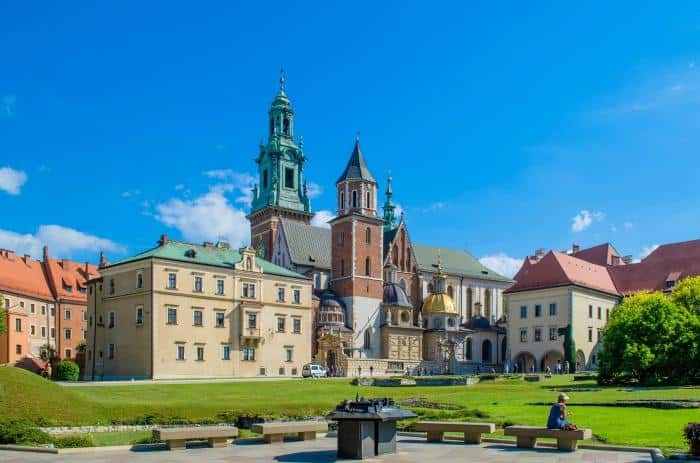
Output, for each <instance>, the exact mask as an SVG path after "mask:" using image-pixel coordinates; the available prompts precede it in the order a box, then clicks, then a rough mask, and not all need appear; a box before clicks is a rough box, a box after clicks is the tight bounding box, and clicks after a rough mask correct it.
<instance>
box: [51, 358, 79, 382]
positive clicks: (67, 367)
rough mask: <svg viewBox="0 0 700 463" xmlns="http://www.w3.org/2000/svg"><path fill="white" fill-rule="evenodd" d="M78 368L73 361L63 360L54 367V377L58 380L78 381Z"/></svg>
mask: <svg viewBox="0 0 700 463" xmlns="http://www.w3.org/2000/svg"><path fill="white" fill-rule="evenodd" d="M78 378H80V368H79V367H78V365H77V364H76V363H75V362H71V361H70V360H64V361H62V362H59V364H58V366H57V367H56V379H57V380H59V381H78Z"/></svg>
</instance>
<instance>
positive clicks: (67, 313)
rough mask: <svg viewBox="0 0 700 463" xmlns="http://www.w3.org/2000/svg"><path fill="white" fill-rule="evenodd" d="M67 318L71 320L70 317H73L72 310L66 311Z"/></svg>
mask: <svg viewBox="0 0 700 463" xmlns="http://www.w3.org/2000/svg"><path fill="white" fill-rule="evenodd" d="M65 316H66V320H70V316H71V313H70V310H66V312H65Z"/></svg>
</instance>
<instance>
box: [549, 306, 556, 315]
mask: <svg viewBox="0 0 700 463" xmlns="http://www.w3.org/2000/svg"><path fill="white" fill-rule="evenodd" d="M549 315H550V316H551V317H555V316H556V315H557V305H556V304H549Z"/></svg>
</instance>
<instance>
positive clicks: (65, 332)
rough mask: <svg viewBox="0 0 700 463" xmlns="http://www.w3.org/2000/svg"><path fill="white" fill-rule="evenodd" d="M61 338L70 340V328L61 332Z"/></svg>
mask: <svg viewBox="0 0 700 463" xmlns="http://www.w3.org/2000/svg"><path fill="white" fill-rule="evenodd" d="M63 337H64V338H65V339H71V338H72V337H73V331H72V330H71V329H70V328H66V329H65V330H63Z"/></svg>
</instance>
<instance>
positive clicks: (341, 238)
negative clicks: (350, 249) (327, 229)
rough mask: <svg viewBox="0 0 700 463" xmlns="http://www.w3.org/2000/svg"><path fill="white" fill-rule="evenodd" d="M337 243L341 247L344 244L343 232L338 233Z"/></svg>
mask: <svg viewBox="0 0 700 463" xmlns="http://www.w3.org/2000/svg"><path fill="white" fill-rule="evenodd" d="M338 241H340V245H341V246H342V245H344V244H345V232H344V231H341V232H340V238H339V239H338Z"/></svg>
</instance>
